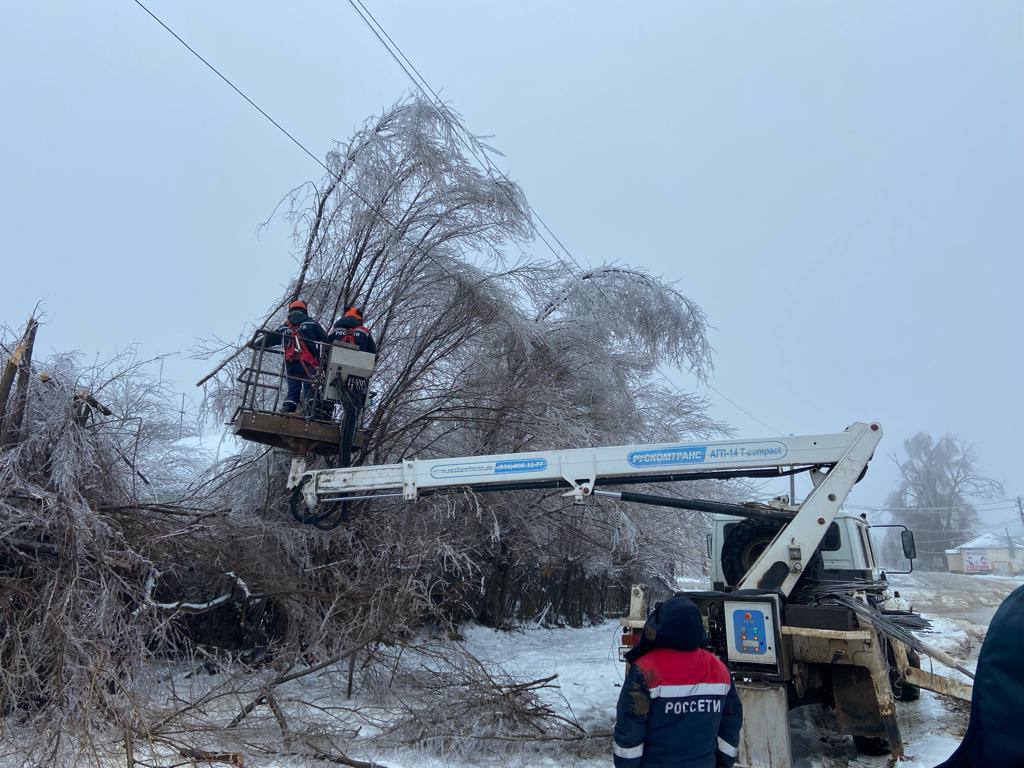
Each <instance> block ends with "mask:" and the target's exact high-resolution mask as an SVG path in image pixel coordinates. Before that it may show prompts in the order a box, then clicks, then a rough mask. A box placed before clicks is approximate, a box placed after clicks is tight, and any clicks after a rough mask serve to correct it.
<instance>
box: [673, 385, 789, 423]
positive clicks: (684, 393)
mask: <svg viewBox="0 0 1024 768" xmlns="http://www.w3.org/2000/svg"><path fill="white" fill-rule="evenodd" d="M658 375H659V376H661V378H662V379H663V380H664V381H665V382H666V383H667V384H668V385H669V386H670V387H672V389H674V390H675V391H676V392H678V393H679V394H680V395H683V396H684V397H688V396H689V395H687V393H686V392H683V390H681V389H680V388H679V386H678V385H677V384H676V383H675V382H674V381H672V379H670V378H669V377H668V376H666V375H665V374H664V373H663V372H662V371H658ZM704 383H705V385H706V386H707V387H708V388H709V389H713V390H714V391H715V392H717V393H718V394H719V395H720V396H721V397H723V398H724V399H725V400H727V401H728V402H730V403H732V405H734V406H735V407H736V408H739V409H740V410H741V411H743V413H745V414H747V416H749V417H750V418H752V419H753V420H754V421H756V422H757V423H758V424H760V425H761V426H762V427H764V428H765V429H767V430H769V431H771V432H774V433H775V434H777V435H783V436H785V433H784V432H781V431H780V430H778V429H776V428H775V427H773V426H772V425H771V424H767V423H766V422H764V421H762V420H761V419H759V418H757V416H755V415H754V414H752V413H751V412H750V411H748V410H747V409H746V408H744V407H743V406H742V405H740V404H739V403H737V402H736V401H735V400H733V399H732V398H730V397H728V396H726V395H725V393H723V392H722V391H721V390H719V389H718V388H716V387H714V386H712V385H711V384H709V383H708V382H704Z"/></svg>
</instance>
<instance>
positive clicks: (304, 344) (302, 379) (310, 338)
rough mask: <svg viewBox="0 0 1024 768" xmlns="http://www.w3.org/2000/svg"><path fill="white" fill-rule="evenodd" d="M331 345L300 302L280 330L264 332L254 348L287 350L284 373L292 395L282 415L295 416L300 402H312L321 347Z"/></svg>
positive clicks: (290, 306) (298, 301)
mask: <svg viewBox="0 0 1024 768" xmlns="http://www.w3.org/2000/svg"><path fill="white" fill-rule="evenodd" d="M326 341H327V332H326V331H325V330H324V329H323V326H322V325H320V323H318V322H317V321H316V320H313V319H312V318H311V317H310V316H309V307H307V306H306V302H304V301H302V300H301V299H296V300H295V301H293V302H292V303H291V304H289V305H288V318H287V319H286V320H285V321H284V323H283V324H282V325H281V326H280V327H279V328H278V329H277V330H276V331H272V332H268V331H264V332H263V334H262V338H259V337H257V338H256V339H253V342H252V344H251V345H250V346H253V347H259V346H260V345H261V344H262V345H263V346H266V347H280V346H283V347H284V370H285V374H286V377H287V380H288V395H287V397H286V398H285V401H284V407H283V408H282V409H281V412H282V413H294V412H295V411H296V410H298V407H299V401H300V399H302V400H308V399H309V397H310V394H311V392H312V391H313V377H314V376H316V369H317V367H318V366H319V365H320V346H321V344H323V343H324V342H326Z"/></svg>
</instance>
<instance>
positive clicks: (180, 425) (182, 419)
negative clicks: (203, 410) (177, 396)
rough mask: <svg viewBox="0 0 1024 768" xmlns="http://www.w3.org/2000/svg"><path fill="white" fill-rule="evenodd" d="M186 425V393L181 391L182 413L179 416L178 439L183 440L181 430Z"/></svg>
mask: <svg viewBox="0 0 1024 768" xmlns="http://www.w3.org/2000/svg"><path fill="white" fill-rule="evenodd" d="M184 426H185V393H184V392H182V393H181V415H179V416H178V439H179V440H181V430H182V427H184Z"/></svg>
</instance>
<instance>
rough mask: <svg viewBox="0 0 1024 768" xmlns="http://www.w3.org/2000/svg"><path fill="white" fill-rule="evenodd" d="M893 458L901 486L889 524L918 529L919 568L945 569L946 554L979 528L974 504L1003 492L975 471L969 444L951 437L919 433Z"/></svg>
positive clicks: (891, 499)
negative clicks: (934, 436)
mask: <svg viewBox="0 0 1024 768" xmlns="http://www.w3.org/2000/svg"><path fill="white" fill-rule="evenodd" d="M903 453H904V455H903V456H902V457H900V456H893V461H895V462H896V466H897V468H898V469H899V473H900V477H899V485H898V486H897V487H896V489H895V490H894V491H893V492H892V493H890V494H889V498H888V500H887V505H888V507H889V510H890V513H891V515H892V517H893V520H894V521H895V522H898V523H902V524H904V525H906V526H907V527H908V528H910V529H911V530H912V531H917V532H918V533H917V536H916V540H917V552H918V557H919V558H920V561H919V564H920V566H921V567H923V568H926V569H932V570H945V568H946V555H945V551H946V550H947V549H951V548H953V547H955V546H957V545H958V544H962V543H963V542H964V541H966V540H967V539H969V538H971V536H972V535H973V534H974V532H975V530H976V527H977V525H978V513H977V510H976V509H975V507H974V504H973V503H972V502H977V501H979V500H985V499H992V498H996V497H999V496H1001V495H1002V493H1003V488H1002V485H1000V484H999V483H998V482H996V481H995V480H992V479H991V478H989V477H986V476H985V475H984V474H982V472H981V471H980V470H979V469H978V466H977V457H976V456H975V454H974V449H973V448H972V446H970V445H969V444H967V443H966V442H964V441H963V440H961V439H960V438H959V437H956V436H955V435H944V436H942V437H941V438H939V439H938V440H936V439H935V438H933V437H932V436H931V435H929V434H928V433H926V432H919V433H917V434H916V435H914V436H913V437H912V438H910V439H909V440H905V441H904V443H903Z"/></svg>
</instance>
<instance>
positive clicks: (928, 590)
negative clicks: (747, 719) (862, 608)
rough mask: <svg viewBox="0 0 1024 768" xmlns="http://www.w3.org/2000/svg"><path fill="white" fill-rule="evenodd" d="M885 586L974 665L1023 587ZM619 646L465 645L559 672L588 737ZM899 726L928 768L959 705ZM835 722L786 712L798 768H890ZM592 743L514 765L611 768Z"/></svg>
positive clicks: (913, 709) (601, 710)
mask: <svg viewBox="0 0 1024 768" xmlns="http://www.w3.org/2000/svg"><path fill="white" fill-rule="evenodd" d="M892 581H893V584H894V587H895V588H897V589H899V590H900V591H901V592H902V593H903V594H904V595H905V596H906V597H909V598H910V599H911V600H912V601H913V603H914V604H915V607H916V608H917V609H918V610H920V611H922V612H923V613H925V614H926V615H928V616H929V617H930V618H933V619H934V622H935V630H934V631H933V633H931V634H930V635H928V637H927V639H928V640H929V641H930V642H932V643H934V644H936V645H939V646H940V647H942V648H943V649H944V650H947V651H949V652H951V653H953V654H954V655H957V656H960V657H961V658H965V659H970V660H973V659H975V658H976V656H977V649H978V647H979V646H980V644H981V641H982V640H983V639H984V631H985V628H986V627H987V625H988V622H989V620H990V619H991V617H992V615H993V614H994V613H995V610H996V608H997V607H998V606H999V604H1000V603H1001V602H1002V600H1003V599H1004V598H1005V597H1006V595H1008V594H1009V593H1010V592H1012V591H1013V590H1014V589H1015V588H1016V587H1018V586H1020V585H1021V584H1022V583H1024V580H1021V579H1010V578H997V577H984V576H982V577H977V576H961V575H956V574H945V573H915V574H912V575H907V576H896V577H893V578H892ZM617 642H618V627H617V625H616V623H615V622H609V623H607V624H604V625H601V626H598V627H590V628H585V629H541V630H531V631H527V632H520V633H511V634H510V633H503V632H495V631H493V630H489V629H483V628H480V627H474V628H471V629H470V630H469V631H468V632H467V643H468V644H469V646H470V648H471V649H472V650H473V652H474V653H476V654H477V655H479V656H480V657H482V658H486V659H489V660H491V661H494V662H497V663H500V664H501V665H502V666H504V667H506V668H507V669H509V670H510V671H515V672H517V673H520V674H522V675H524V676H528V677H542V676H546V675H549V674H556V673H557V674H558V675H559V678H558V683H559V684H560V686H561V689H560V690H561V694H562V695H563V696H564V698H565V702H564V703H563V706H565V707H566V708H567V709H569V710H571V712H572V713H574V714H575V715H576V717H577V718H578V719H579V721H580V723H581V724H582V725H584V727H586V728H587V729H588V730H589V731H592V732H595V733H603V732H608V731H610V730H611V728H612V726H613V724H614V713H615V700H616V697H617V696H618V690H619V684H620V682H621V680H622V667H621V665H620V664H619V663H618V661H617V657H616V646H617ZM936 671H939V670H936ZM899 718H900V724H901V730H902V732H903V736H904V739H905V742H906V748H907V753H908V756H909V758H910V760H909V761H908V762H904V763H901V765H904V766H906V767H907V768H931V766H934V765H936V764H938V763H939V762H941V761H942V760H944V759H945V758H946V757H948V756H949V754H950V753H951V752H952V751H953V749H954V748H955V747H956V745H957V744H958V743H959V738H960V736H961V735H962V733H963V730H964V728H965V727H966V723H967V707H966V705H960V704H957V703H954V702H949V701H948V700H945V699H943V698H942V697H939V696H936V695H935V694H932V693H930V692H928V691H923V692H922V696H921V700H920V701H919V702H916V703H905V704H901V705H900V708H899ZM833 723H834V721H832V719H831V715H830V714H829V713H827V712H824V711H822V710H821V709H820V708H815V707H806V708H803V709H800V710H796V711H794V712H793V714H792V717H791V725H792V728H793V740H794V750H795V752H796V754H797V756H798V758H797V762H796V766H797V768H838V766H844V765H853V766H862V767H863V768H875V767H876V766H877V768H882V767H883V766H886V765H888V760H887V759H886V758H867V757H862V756H860V755H858V754H857V752H856V750H855V749H854V747H853V744H852V741H851V740H850V739H849V738H847V737H842V736H837V735H835V729H834V726H833ZM598 741H599V742H600V743H598V744H593V745H591V746H590V748H589V749H582V750H577V751H576V753H574V754H569V755H562V756H561V759H559V760H557V761H552V759H551V758H546V757H545V758H539V757H536V756H534V757H527V756H523V758H522V761H520V762H516V763H515V764H516V765H522V766H527V765H537V766H549V765H556V764H557V765H566V766H570V765H571V766H580V768H590V766H597V765H603V766H606V765H608V764H609V763H610V759H609V757H608V752H607V751H606V752H603V753H599V752H600V749H601V745H602V744H603V745H604V748H605V749H609V746H608V744H607V742H606V741H604V740H598ZM596 753H598V754H596ZM440 764H441V763H438V765H440ZM508 764H512V763H508ZM410 765H411V764H410ZM448 765H451V763H449V764H448Z"/></svg>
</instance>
